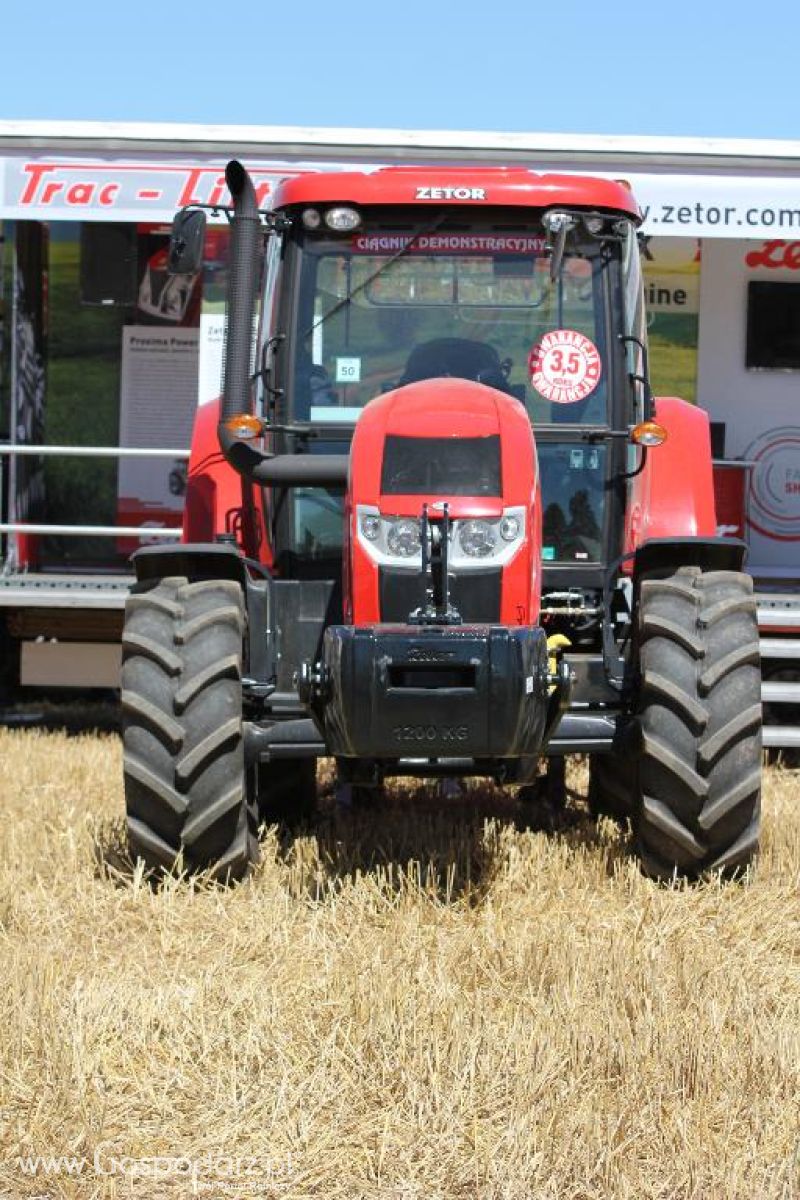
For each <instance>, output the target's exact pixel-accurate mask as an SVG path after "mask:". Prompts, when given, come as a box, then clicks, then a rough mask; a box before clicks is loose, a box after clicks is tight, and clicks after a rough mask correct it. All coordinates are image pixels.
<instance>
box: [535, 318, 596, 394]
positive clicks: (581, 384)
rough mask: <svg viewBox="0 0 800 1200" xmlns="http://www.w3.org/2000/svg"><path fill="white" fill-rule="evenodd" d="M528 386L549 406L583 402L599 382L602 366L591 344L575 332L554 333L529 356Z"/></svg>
mask: <svg viewBox="0 0 800 1200" xmlns="http://www.w3.org/2000/svg"><path fill="white" fill-rule="evenodd" d="M528 370H529V371H530V375H531V383H532V384H533V386H534V387H535V388H536V390H537V392H538V393H539V394H540V395H541V396H544V398H545V400H549V401H550V402H551V404H575V403H577V401H578V400H585V399H586V397H587V396H589V395H590V394H591V393H592V392H593V391H594V389H595V388H596V387H597V384H598V383H599V381H600V375H601V374H602V370H603V364H602V362H601V361H600V355H599V353H598V351H597V347H596V346H595V344H594V342H593V341H591V340H590V339H589V338H588V337H585V336H584V334H582V333H578V331H577V330H576V329H553V330H552V331H551V332H550V333H546V334H545V335H544V337H543V338H540V339H539V341H538V342H537V343H536V345H535V346H534V347H533V349H532V350H531V352H530V354H529V355H528Z"/></svg>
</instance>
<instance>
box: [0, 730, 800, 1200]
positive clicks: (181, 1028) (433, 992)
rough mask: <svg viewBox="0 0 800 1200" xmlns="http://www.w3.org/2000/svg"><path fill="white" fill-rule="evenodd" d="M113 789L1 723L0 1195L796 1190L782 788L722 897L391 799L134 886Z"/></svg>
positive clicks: (90, 756) (579, 835)
mask: <svg viewBox="0 0 800 1200" xmlns="http://www.w3.org/2000/svg"><path fill="white" fill-rule="evenodd" d="M120 773H121V767H120V746H119V742H118V740H117V739H116V737H114V736H113V735H112V736H82V737H73V738H67V737H66V736H65V735H63V734H59V733H44V732H37V731H25V732H22V731H3V732H0V821H1V822H2V826H1V833H2V841H1V842H0V965H2V972H0V1196H4V1197H5V1196H8V1197H14V1198H15V1200H16V1198H17V1197H34V1196H38V1197H51V1196H52V1197H62V1196H63V1197H95V1196H97V1197H106V1196H108V1197H125V1196H131V1195H132V1196H137V1197H147V1198H148V1200H149V1198H150V1197H152V1198H153V1200H155V1198H156V1197H181V1198H183V1197H189V1196H193V1195H201V1196H205V1197H218V1196H219V1197H222V1196H225V1197H227V1196H245V1197H268V1196H275V1197H278V1196H280V1197H286V1198H290V1200H300V1198H304V1197H331V1198H337V1200H338V1198H340V1197H341V1198H342V1200H344V1198H345V1197H347V1198H348V1200H350V1198H354V1197H365V1198H366V1197H370V1198H371V1197H375V1198H380V1200H394V1198H397V1200H400V1198H401V1197H402V1198H408V1200H411V1198H414V1200H416V1198H419V1200H436V1198H437V1197H441V1198H445V1197H446V1198H448V1200H449V1198H459V1200H468V1198H469V1200H472V1198H476V1200H477V1198H478V1197H480V1198H481V1200H489V1198H491V1200H494V1198H498V1200H500V1198H508V1200H538V1198H539V1197H542V1198H548V1200H589V1198H592V1200H594V1198H606V1197H609V1198H610V1197H613V1198H617V1197H620V1198H626V1200H627V1198H630V1200H634V1198H635V1200H649V1198H656V1197H658V1198H664V1200H668V1198H669V1200H673V1198H680V1200H717V1198H720V1200H721V1198H728V1197H731V1198H734V1197H735V1198H739V1197H741V1198H742V1200H744V1198H745V1197H747V1198H748V1200H767V1198H770V1200H771V1198H777V1197H781V1198H788V1197H792V1196H795V1195H800V774H798V773H794V772H791V771H787V770H780V769H771V770H770V771H769V773H768V775H767V784H766V795H765V833H764V843H763V852H762V855H761V858H760V861H759V864H758V866H757V868H756V869H755V871H754V873H753V875H752V877H750V878H749V879H748V880H746V881H744V882H743V883H739V884H734V885H725V884H720V883H719V882H718V881H713V880H712V881H710V882H707V883H704V884H702V885H700V886H696V887H694V888H681V887H674V888H665V887H659V886H656V885H654V884H653V883H650V882H649V881H647V880H646V879H644V878H642V877H641V875H640V874H639V872H638V869H637V867H636V865H635V863H634V861H633V860H632V859H631V858H630V857H629V855H628V848H627V841H626V836H625V835H624V834H623V833H621V832H620V831H618V830H617V829H616V827H614V826H612V825H611V824H610V823H606V822H602V823H601V824H600V826H599V827H597V826H595V825H594V824H593V823H591V822H590V821H589V819H588V817H587V816H586V814H585V810H584V809H583V808H582V806H581V803H580V801H574V802H573V803H572V804H571V807H570V810H569V811H568V814H567V817H568V819H567V820H566V821H565V822H564V823H563V825H562V827H561V828H560V829H559V831H557V832H552V831H537V830H536V828H535V825H536V822H535V821H533V822H530V821H529V820H528V816H527V814H526V813H525V812H524V811H522V809H521V808H520V807H519V806H518V805H517V804H516V802H515V801H514V800H513V799H510V798H504V797H502V796H501V795H500V794H499V793H496V792H493V791H492V790H491V789H483V790H470V791H468V792H467V794H466V795H465V796H463V797H461V798H456V799H453V800H449V801H441V800H439V799H437V798H436V797H435V796H434V794H433V792H426V791H419V792H417V793H412V792H410V791H409V790H408V789H404V788H403V787H401V786H397V787H396V788H394V789H393V790H392V792H391V794H390V796H389V797H388V799H387V801H386V802H385V804H384V805H383V806H382V807H381V808H380V810H379V811H378V812H377V813H374V814H372V815H369V814H363V813H360V812H352V813H351V812H348V811H343V810H340V809H336V808H335V807H334V806H333V805H332V804H331V803H330V802H328V803H327V805H325V806H323V811H322V814H321V816H320V819H319V821H318V823H317V825H316V826H315V828H314V829H313V830H311V831H310V832H309V833H308V834H307V835H305V836H303V837H301V838H298V839H291V838H289V837H288V836H286V835H283V836H281V837H279V835H278V832H277V831H276V830H271V831H268V832H266V833H265V836H264V841H263V847H262V850H263V860H262V864H261V866H260V867H259V868H258V870H257V871H256V873H255V875H254V877H253V879H252V880H251V881H249V882H248V883H246V884H244V885H243V886H240V887H238V888H235V889H232V890H228V891H226V890H223V889H221V888H219V887H216V886H207V885H204V884H202V883H200V884H197V883H195V884H191V883H189V882H187V881H185V880H180V879H176V880H170V881H168V882H167V883H166V885H164V886H162V887H161V888H160V889H156V890H154V889H153V888H151V887H150V886H149V885H148V884H147V882H146V881H144V880H143V879H142V878H141V876H140V874H139V873H137V872H133V874H132V873H131V871H130V869H129V867H127V866H126V864H125V861H124V854H123V853H122V841H121V812H122V796H121V783H120ZM571 782H572V783H573V785H574V786H576V787H577V788H578V789H580V787H581V785H582V783H583V782H584V780H583V775H582V773H581V770H580V769H579V768H578V769H577V770H574V771H573V773H572V779H571Z"/></svg>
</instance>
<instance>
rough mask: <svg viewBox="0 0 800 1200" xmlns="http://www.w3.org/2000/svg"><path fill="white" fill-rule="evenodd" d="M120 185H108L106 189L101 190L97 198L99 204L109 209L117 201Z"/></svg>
mask: <svg viewBox="0 0 800 1200" xmlns="http://www.w3.org/2000/svg"><path fill="white" fill-rule="evenodd" d="M119 188H120V185H119V184H118V183H107V184H106V185H105V187H102V188H101V189H100V195H99V196H98V197H97V202H98V204H102V205H104V207H106V208H109V207H110V206H111V205H112V204H114V202H115V201H116V199H117V196H118V194H119Z"/></svg>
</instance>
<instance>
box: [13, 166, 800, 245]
mask: <svg viewBox="0 0 800 1200" xmlns="http://www.w3.org/2000/svg"><path fill="white" fill-rule="evenodd" d="M312 153H313V152H312ZM500 157H501V155H500V151H498V160H499V159H500ZM380 165H382V164H380V163H379V162H375V163H363V164H361V169H362V170H366V171H373V170H376V169H377V168H378V167H379V166H380ZM487 165H488V164H487ZM0 166H1V167H2V174H1V175H0V179H1V180H2V183H0V217H5V218H8V219H14V218H16V219H25V218H28V219H29V220H31V219H33V220H40V221H47V220H62V221H63V220H73V221H74V220H76V219H80V217H81V216H83V217H85V218H86V219H89V220H92V221H103V220H107V221H164V220H170V219H171V217H172V215H173V214H174V213H175V212H176V210H177V209H179V208H182V207H184V206H185V205H188V204H210V205H213V204H226V203H228V202H229V199H230V198H229V196H228V192H227V188H226V187H225V177H224V170H225V162H224V160H223V159H220V158H213V159H212V158H204V157H203V156H202V155H197V156H194V157H193V159H192V160H191V161H186V159H185V158H181V157H179V156H178V155H175V154H170V155H166V154H165V155H164V157H163V159H162V160H161V161H156V162H154V161H152V159H146V158H144V157H142V158H136V157H130V158H128V159H110V158H100V157H88V156H86V157H81V156H71V157H67V156H62V155H58V154H54V155H50V156H45V155H30V156H27V157H22V156H19V155H9V156H8V157H6V158H3V159H0ZM247 167H248V170H249V171H250V173H251V175H252V176H253V180H254V183H255V187H256V195H257V197H258V202H259V204H260V205H265V204H266V203H267V197H268V196H269V195H270V194H271V192H272V191H273V190H274V188H275V185H276V184H277V182H278V181H279V180H280V179H285V178H286V177H287V176H289V175H297V174H301V173H303V172H305V171H342V170H351V169H352V164H348V163H345V162H341V161H339V162H336V161H331V160H323V159H321V158H320V159H317V160H314V159H312V158H308V159H306V160H305V161H303V162H299V161H294V162H289V161H287V160H281V159H269V160H264V159H261V160H258V161H255V162H253V161H250V160H248V162H247ZM541 169H542V170H546V169H547V164H546V163H542V164H541ZM557 170H558V171H559V173H561V174H565V173H566V174H569V173H570V172H564V168H563V166H561V165H558V166H557ZM573 173H578V174H590V175H598V176H600V177H603V178H609V179H615V178H619V177H620V175H621V174H622V175H624V176H625V178H626V179H627V180H628V181H629V182H630V184H631V186H632V188H633V192H634V195H635V196H636V199H637V201H638V203H639V205H640V206H641V212H642V218H643V228H644V231H645V232H646V233H648V234H652V235H656V236H661V237H696V238H698V237H699V238H717V237H725V238H769V237H773V238H783V237H793V238H797V237H798V235H799V234H800V172H795V173H793V174H790V173H789V172H787V173H786V174H784V175H779V176H765V175H759V174H756V173H752V174H738V175H734V174H731V175H726V174H722V173H720V174H717V175H701V174H696V175H685V174H684V175H677V174H676V175H670V174H662V175H650V174H647V173H638V172H631V171H628V170H627V169H626V168H625V167H622V166H621V167H620V168H619V169H617V170H604V171H602V172H598V171H595V170H594V169H593V168H592V167H591V166H586V165H584V166H583V167H581V164H580V163H579V162H576V166H575V172H573ZM481 190H482V189H480V188H472V189H471V188H440V187H436V186H434V185H431V187H430V188H425V187H421V188H420V193H421V194H420V195H419V196H418V199H420V200H423V199H425V200H427V199H431V200H440V201H441V202H442V203H443V204H448V203H453V202H454V201H461V202H462V203H463V201H464V200H469V201H477V200H479V199H480V197H479V196H478V195H477V193H478V192H480V191H481ZM446 192H450V193H451V194H450V195H445V194H444V193H446ZM467 192H470V193H473V194H471V195H469V197H467V196H466V195H463V194H462V193H467ZM439 193H442V194H441V195H439Z"/></svg>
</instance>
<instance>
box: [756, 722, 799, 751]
mask: <svg viewBox="0 0 800 1200" xmlns="http://www.w3.org/2000/svg"><path fill="white" fill-rule="evenodd" d="M762 736H763V744H764V746H765V747H767V748H769V749H781V750H800V725H765V726H764V730H763V735H762Z"/></svg>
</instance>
